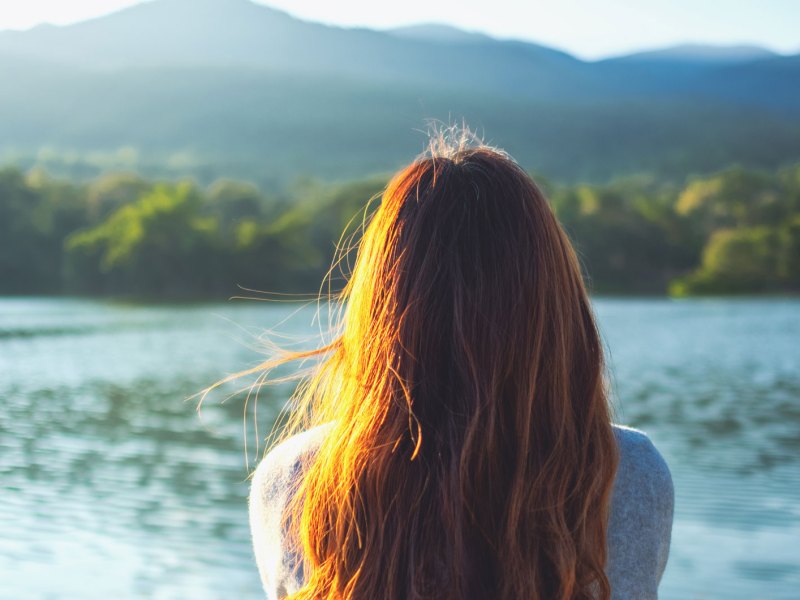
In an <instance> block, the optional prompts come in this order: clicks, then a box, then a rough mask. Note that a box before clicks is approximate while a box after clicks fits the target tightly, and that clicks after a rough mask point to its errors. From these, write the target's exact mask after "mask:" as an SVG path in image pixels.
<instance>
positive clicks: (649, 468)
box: [607, 427, 674, 600]
mask: <svg viewBox="0 0 800 600" xmlns="http://www.w3.org/2000/svg"><path fill="white" fill-rule="evenodd" d="M615 432H616V434H617V440H618V443H619V448H620V463H619V468H618V470H617V476H616V481H615V483H614V491H613V494H612V500H611V515H610V522H609V532H608V550H609V556H608V565H607V573H608V577H609V580H610V582H611V591H612V598H613V599H614V600H655V599H656V598H658V584H659V582H660V581H661V577H662V575H663V574H664V569H665V568H666V565H667V557H668V556H669V546H670V538H671V533H672V518H673V511H674V489H673V484H672V477H671V475H670V472H669V467H668V466H667V463H666V461H665V460H664V458H663V457H662V456H661V454H660V453H659V452H658V450H657V449H656V447H655V446H654V445H653V443H652V442H651V441H650V439H649V438H648V437H647V436H646V435H645V434H644V433H642V432H640V431H636V430H633V429H628V428H622V427H617V428H616V429H615Z"/></svg>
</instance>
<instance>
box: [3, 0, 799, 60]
mask: <svg viewBox="0 0 800 600" xmlns="http://www.w3.org/2000/svg"><path fill="white" fill-rule="evenodd" d="M139 1H140V0H139ZM258 1H259V3H261V4H267V5H269V6H273V7H275V8H280V9H282V10H286V11H287V12H289V13H291V14H293V15H296V16H298V17H302V18H305V19H308V20H313V21H321V22H324V23H331V24H336V25H344V26H367V27H373V28H378V29H382V28H388V27H395V26H398V25H407V24H412V23H424V22H439V23H448V24H451V25H456V26H458V27H461V28H464V29H470V30H476V31H483V32H486V33H489V34H491V35H494V36H497V37H504V38H518V39H525V40H530V41H535V42H540V43H543V44H546V45H549V46H555V47H557V48H562V49H564V50H567V51H569V52H572V53H574V54H577V55H578V56H581V57H584V58H597V57H601V56H608V55H612V54H619V53H624V52H628V51H631V50H639V49H644V48H653V47H659V46H667V45H672V44H679V43H684V42H702V43H711V44H739V43H749V44H758V45H761V46H765V47H768V48H771V49H773V50H776V51H778V52H784V53H796V52H800V0H602V1H597V0H544V1H536V0H438V1H434V0H395V1H394V2H380V3H379V2H376V1H375V0H368V1H365V0H335V1H333V0H258ZM132 4H137V0H0V29H27V28H29V27H32V26H34V25H36V24H39V23H42V22H49V23H54V24H67V23H73V22H75V21H80V20H83V19H87V18H90V17H94V16H99V15H102V14H106V13H109V12H113V11H115V10H117V9H119V8H123V7H126V6H130V5H132Z"/></svg>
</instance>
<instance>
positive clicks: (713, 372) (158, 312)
mask: <svg viewBox="0 0 800 600" xmlns="http://www.w3.org/2000/svg"><path fill="white" fill-rule="evenodd" d="M595 307H596V310H597V313H598V316H599V320H600V324H601V329H602V331H603V335H604V338H605V341H606V344H607V346H608V350H609V362H610V366H611V373H612V376H611V381H612V386H613V389H614V403H615V409H616V413H617V420H618V421H619V422H622V423H625V424H628V425H632V426H635V427H639V428H642V429H644V430H645V431H646V432H647V433H648V434H649V435H650V437H651V438H652V440H653V441H654V443H655V444H656V446H657V447H658V448H659V449H660V450H661V452H662V454H663V455H664V456H665V458H666V459H667V462H668V463H669V465H670V468H671V469H672V473H673V478H674V482H675V490H676V514H675V525H674V529H673V541H672V550H671V554H670V561H669V565H668V567H667V572H666V574H665V576H664V580H663V582H662V585H661V597H662V598H665V599H680V600H686V599H695V598H696V599H709V598H725V599H731V598H743V599H744V598H746V599H755V598H764V599H767V598H768V599H781V598H797V597H798V590H800V452H798V451H799V450H800V300H798V299H708V300H705V299H704V300H667V299H611V298H602V299H597V300H595ZM314 311H315V308H314V307H313V306H309V307H298V306H297V305H291V304H277V303H267V302H256V301H231V302H228V303H224V304H214V305H209V304H197V305H188V306H176V305H156V306H141V305H127V304H122V303H111V302H100V301H89V300H72V299H46V298H12V299H0V403H1V404H0V407H1V408H2V410H0V488H2V503H0V528H1V529H0V532H2V535H0V581H1V582H2V586H1V587H0V596H2V597H3V598H6V597H7V598H14V599H25V598H81V599H84V598H132V597H147V598H221V599H222V598H224V599H228V598H258V597H262V596H263V595H262V593H261V588H260V583H259V579H258V574H257V572H256V567H255V564H254V561H253V557H252V552H251V549H250V540H249V531H248V525H247V506H246V496H247V492H248V483H247V474H248V471H247V466H246V465H247V460H246V455H245V443H244V442H245V429H246V430H247V441H248V444H249V445H248V454H247V457H248V459H249V464H250V466H251V467H252V463H253V461H254V460H255V458H256V449H255V447H254V446H255V440H256V439H257V438H258V437H261V438H263V436H264V433H265V432H266V431H268V430H269V427H270V424H271V422H272V420H273V419H274V418H275V415H276V414H277V411H278V409H279V408H280V406H281V405H282V403H283V402H284V401H285V399H286V395H287V394H288V393H289V392H290V389H289V388H287V387H286V386H283V387H281V388H277V389H271V390H270V389H266V390H263V391H262V393H261V394H260V398H259V402H258V413H257V416H258V419H259V423H260V431H259V433H258V434H256V432H255V430H254V428H253V422H252V416H253V415H252V412H249V413H248V415H249V418H248V419H247V421H245V419H244V418H243V416H244V412H243V400H244V399H243V397H241V396H239V397H234V398H231V399H229V400H227V401H225V402H222V401H223V400H224V399H225V397H226V396H227V394H226V393H221V394H217V395H215V396H214V397H212V398H210V399H209V400H208V401H207V403H206V404H205V405H204V407H203V410H202V411H201V412H200V413H198V412H197V411H196V399H191V400H189V399H188V398H189V397H190V396H192V395H193V394H195V393H197V392H198V391H199V390H201V389H202V388H203V387H204V386H206V385H208V384H210V383H212V382H214V381H215V380H216V379H218V378H220V377H222V376H224V375H225V374H228V373H231V372H233V371H237V370H240V369H241V368H243V367H246V366H252V365H253V364H255V361H257V360H258V354H257V349H258V347H259V344H260V343H261V342H260V340H259V335H260V334H261V332H262V331H264V330H265V329H267V328H276V329H277V330H278V331H281V332H284V333H287V334H289V335H291V336H303V337H305V338H306V339H314V335H315V332H318V329H317V327H318V325H317V323H313V324H312V317H313V315H314ZM279 323H282V324H281V325H279ZM233 390H234V388H228V391H233ZM252 407H253V403H252V402H251V403H250V405H249V410H252Z"/></svg>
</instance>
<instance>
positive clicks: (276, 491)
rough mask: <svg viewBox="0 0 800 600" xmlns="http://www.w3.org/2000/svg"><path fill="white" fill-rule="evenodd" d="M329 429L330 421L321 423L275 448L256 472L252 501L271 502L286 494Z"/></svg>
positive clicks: (254, 474)
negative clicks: (324, 423)
mask: <svg viewBox="0 0 800 600" xmlns="http://www.w3.org/2000/svg"><path fill="white" fill-rule="evenodd" d="M329 429H330V425H320V426H319V427H314V428H312V429H308V430H306V431H303V432H302V433H298V434H296V435H293V436H291V437H289V438H287V439H285V440H284V441H282V442H281V443H280V444H278V445H276V446H275V447H274V448H272V449H271V450H270V451H269V452H268V453H267V454H266V455H265V456H264V458H262V459H261V462H260V463H259V464H258V466H257V467H256V470H255V472H254V473H253V479H252V483H251V490H252V492H251V496H250V497H251V501H253V500H256V499H258V500H260V501H261V502H262V503H264V504H270V503H272V501H274V500H277V499H280V498H282V497H283V496H285V492H286V491H287V490H288V489H289V488H291V487H292V485H293V484H295V483H296V482H297V480H298V477H299V476H300V474H301V473H302V471H303V468H304V466H305V465H306V464H307V463H308V462H309V460H310V459H311V458H312V457H313V455H314V453H315V452H316V450H317V449H318V448H319V446H320V444H321V443H322V440H323V439H324V437H325V434H326V433H327V431H328V430H329Z"/></svg>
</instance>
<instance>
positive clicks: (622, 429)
mask: <svg viewBox="0 0 800 600" xmlns="http://www.w3.org/2000/svg"><path fill="white" fill-rule="evenodd" d="M613 429H614V436H615V437H616V440H617V446H618V447H619V467H618V469H617V488H623V489H626V490H637V489H638V490H639V491H640V492H644V491H648V492H650V493H654V492H655V493H656V495H663V496H664V497H665V498H668V499H670V503H671V498H672V495H673V492H674V490H673V485H672V475H671V474H670V470H669V466H668V465H667V461H666V460H664V457H663V456H662V455H661V453H660V452H659V451H658V449H657V448H656V447H655V445H654V444H653V442H652V441H651V440H650V438H649V437H648V435H647V434H646V433H645V432H644V431H640V430H638V429H634V428H632V427H627V426H624V425H617V424H615V425H614V426H613ZM643 488H646V489H643Z"/></svg>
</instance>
